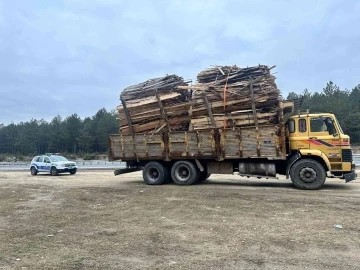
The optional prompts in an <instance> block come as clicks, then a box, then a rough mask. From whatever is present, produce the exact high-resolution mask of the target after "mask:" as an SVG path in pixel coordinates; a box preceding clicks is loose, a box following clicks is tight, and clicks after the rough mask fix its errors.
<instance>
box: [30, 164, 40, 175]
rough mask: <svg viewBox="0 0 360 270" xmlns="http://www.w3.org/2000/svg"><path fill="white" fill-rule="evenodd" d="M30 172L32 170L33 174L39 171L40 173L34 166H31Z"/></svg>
mask: <svg viewBox="0 0 360 270" xmlns="http://www.w3.org/2000/svg"><path fill="white" fill-rule="evenodd" d="M30 172H31V175H37V173H38V171H37V169H36V168H35V167H34V166H33V167H31V169H30Z"/></svg>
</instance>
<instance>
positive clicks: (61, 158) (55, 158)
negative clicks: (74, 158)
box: [50, 156, 68, 162]
mask: <svg viewBox="0 0 360 270" xmlns="http://www.w3.org/2000/svg"><path fill="white" fill-rule="evenodd" d="M50 158H51V160H52V161H53V162H58V161H68V160H67V159H66V158H64V157H62V156H50Z"/></svg>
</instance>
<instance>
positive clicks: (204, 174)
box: [198, 170, 211, 182]
mask: <svg viewBox="0 0 360 270" xmlns="http://www.w3.org/2000/svg"><path fill="white" fill-rule="evenodd" d="M210 175H211V174H210V173H207V171H206V170H204V171H202V172H200V173H199V179H198V181H199V182H202V181H205V180H206V179H208V178H209V177H210Z"/></svg>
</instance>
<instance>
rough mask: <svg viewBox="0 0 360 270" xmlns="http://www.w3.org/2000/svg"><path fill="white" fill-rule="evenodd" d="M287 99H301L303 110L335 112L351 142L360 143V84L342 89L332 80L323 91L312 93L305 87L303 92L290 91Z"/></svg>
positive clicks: (300, 103)
mask: <svg viewBox="0 0 360 270" xmlns="http://www.w3.org/2000/svg"><path fill="white" fill-rule="evenodd" d="M287 99H294V100H297V101H299V102H298V103H299V108H300V110H301V111H305V110H307V109H309V111H310V113H322V112H323V113H324V112H328V113H333V114H335V116H336V118H337V120H338V121H339V123H340V125H341V128H342V129H343V131H344V133H345V134H347V135H349V136H350V138H351V142H352V143H360V84H359V85H357V86H356V87H354V88H353V89H352V90H348V89H345V90H341V89H340V88H339V87H338V86H337V85H336V84H335V83H333V82H332V81H330V82H328V83H327V84H326V86H325V87H324V88H323V90H322V91H321V92H314V93H311V92H309V90H308V89H305V90H304V91H303V92H302V93H301V94H298V93H295V92H291V93H289V95H288V96H287ZM295 113H296V112H295Z"/></svg>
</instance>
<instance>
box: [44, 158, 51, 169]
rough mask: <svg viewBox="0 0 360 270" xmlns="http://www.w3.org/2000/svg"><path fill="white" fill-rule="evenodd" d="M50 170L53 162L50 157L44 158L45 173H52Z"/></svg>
mask: <svg viewBox="0 0 360 270" xmlns="http://www.w3.org/2000/svg"><path fill="white" fill-rule="evenodd" d="M50 168H51V160H50V158H49V157H44V171H45V172H50Z"/></svg>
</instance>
